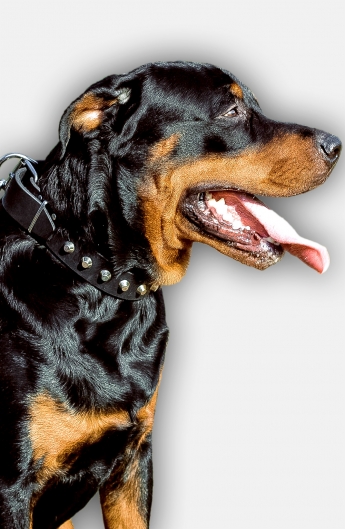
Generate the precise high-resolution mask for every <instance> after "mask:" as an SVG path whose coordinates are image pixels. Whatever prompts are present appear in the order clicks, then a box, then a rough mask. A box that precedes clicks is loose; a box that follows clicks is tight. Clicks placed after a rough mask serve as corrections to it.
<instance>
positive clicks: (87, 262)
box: [80, 257, 92, 269]
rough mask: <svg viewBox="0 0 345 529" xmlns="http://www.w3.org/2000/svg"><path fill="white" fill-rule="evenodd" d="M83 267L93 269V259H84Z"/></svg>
mask: <svg viewBox="0 0 345 529" xmlns="http://www.w3.org/2000/svg"><path fill="white" fill-rule="evenodd" d="M80 264H81V266H82V267H83V268H85V269H87V268H91V266H92V259H91V258H90V257H83V258H82V260H81V263H80Z"/></svg>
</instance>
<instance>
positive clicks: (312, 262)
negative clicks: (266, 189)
mask: <svg viewBox="0 0 345 529" xmlns="http://www.w3.org/2000/svg"><path fill="white" fill-rule="evenodd" d="M242 204H243V205H244V207H245V208H246V209H247V210H248V211H250V213H251V214H252V215H253V216H254V217H255V218H256V219H257V220H258V221H259V222H260V223H261V224H262V225H263V227H264V228H265V229H266V231H267V233H268V234H269V236H270V237H272V239H274V240H275V241H277V242H279V243H280V244H281V245H282V246H283V248H284V250H286V251H287V252H289V253H291V254H292V255H295V256H296V257H298V258H299V259H301V261H303V262H304V263H305V264H307V265H308V266H311V268H314V270H316V271H317V272H319V273H320V274H323V273H324V272H326V270H327V268H328V267H329V262H330V260H329V255H328V252H327V250H326V248H325V247H324V246H321V244H318V243H317V242H313V241H309V240H308V239H303V237H300V236H299V235H298V233H297V232H296V231H295V230H294V229H293V227H292V226H290V224H289V223H288V222H286V220H284V219H283V218H282V217H280V216H279V215H277V213H274V211H272V210H271V209H268V208H267V207H266V206H265V205H264V204H263V203H262V202H259V201H258V200H257V201H254V200H253V201H252V200H251V199H248V198H246V199H245V200H242Z"/></svg>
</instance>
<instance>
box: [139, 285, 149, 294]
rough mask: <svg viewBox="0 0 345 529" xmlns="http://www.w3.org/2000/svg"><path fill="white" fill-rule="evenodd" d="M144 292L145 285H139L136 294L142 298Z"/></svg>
mask: <svg viewBox="0 0 345 529" xmlns="http://www.w3.org/2000/svg"><path fill="white" fill-rule="evenodd" d="M146 291H147V286H146V285H139V286H138V288H137V292H138V294H140V295H141V296H144V294H146Z"/></svg>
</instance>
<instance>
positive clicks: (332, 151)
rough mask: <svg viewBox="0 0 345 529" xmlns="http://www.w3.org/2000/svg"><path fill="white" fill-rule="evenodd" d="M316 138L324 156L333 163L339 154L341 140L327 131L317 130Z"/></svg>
mask: <svg viewBox="0 0 345 529" xmlns="http://www.w3.org/2000/svg"><path fill="white" fill-rule="evenodd" d="M316 138H317V142H318V144H319V146H320V149H321V151H322V154H323V155H324V157H325V158H327V160H328V161H329V162H331V163H334V162H335V161H336V160H337V159H338V158H339V156H340V151H341V141H340V140H339V138H337V137H336V136H333V135H332V134H328V133H327V132H319V133H318V134H317V135H316Z"/></svg>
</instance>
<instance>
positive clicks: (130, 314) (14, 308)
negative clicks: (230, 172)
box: [0, 63, 315, 529]
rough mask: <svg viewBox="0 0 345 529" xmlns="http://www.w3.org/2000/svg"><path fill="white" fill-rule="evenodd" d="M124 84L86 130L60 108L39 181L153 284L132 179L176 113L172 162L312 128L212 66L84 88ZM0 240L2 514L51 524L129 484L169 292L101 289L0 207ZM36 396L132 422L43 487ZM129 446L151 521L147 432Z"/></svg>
mask: <svg viewBox="0 0 345 529" xmlns="http://www.w3.org/2000/svg"><path fill="white" fill-rule="evenodd" d="M233 82H236V83H238V84H239V85H240V86H241V88H242V90H243V94H244V96H243V102H242V103H240V104H242V105H243V106H244V107H245V108H246V112H247V114H246V118H245V119H243V118H242V117H241V116H237V117H235V118H234V119H233V120H232V121H226V120H223V121H222V120H217V119H216V117H217V116H219V115H220V114H222V113H224V112H226V110H227V109H228V108H229V106H231V105H232V104H233V103H234V102H235V97H234V96H233V95H232V94H231V92H230V91H229V86H230V85H231V83H233ZM123 89H129V90H130V97H129V99H128V101H126V102H125V103H123V104H116V105H111V106H109V107H108V108H105V109H104V111H103V118H102V122H101V123H100V125H99V126H98V127H97V128H95V129H93V130H90V131H88V132H87V131H83V130H76V129H75V128H73V127H71V116H73V109H74V108H75V105H76V102H74V103H73V104H72V105H71V107H70V108H69V109H67V111H66V112H65V114H64V116H63V118H62V121H61V126H60V139H61V141H60V142H59V144H58V145H57V146H56V148H55V149H54V150H53V151H52V152H51V154H50V155H49V156H48V157H47V159H46V161H45V162H44V164H43V165H42V166H41V167H40V180H39V182H40V186H41V190H42V195H43V197H44V198H45V199H46V200H48V203H49V205H50V206H51V208H52V210H53V211H54V213H56V215H57V225H58V229H59V230H60V231H61V233H63V235H64V236H65V237H66V239H72V240H76V239H77V240H80V241H84V242H85V244H91V245H93V247H95V249H97V250H98V251H99V252H100V253H102V254H103V255H104V256H106V257H107V258H109V259H111V261H112V264H113V272H114V273H120V272H124V271H127V270H134V271H135V270H140V271H141V272H142V273H143V274H144V276H145V279H146V280H147V281H149V282H150V281H151V282H152V281H154V280H155V274H156V263H155V259H154V256H153V255H152V251H151V249H150V244H149V241H148V240H147V239H146V237H145V233H144V218H143V215H142V209H141V207H140V200H139V197H138V194H137V189H138V184H139V183H140V182H141V181H142V180H143V179H144V178H145V166H146V162H147V159H148V156H149V152H150V148H151V147H152V146H154V145H155V144H156V143H157V142H158V141H159V140H161V139H162V138H167V137H169V136H170V135H172V134H174V133H175V132H180V131H181V127H182V123H183V131H184V134H183V136H182V137H181V140H180V142H179V144H178V146H177V147H176V149H175V150H174V151H173V152H172V156H173V158H174V160H175V161H176V163H183V161H185V160H187V159H191V158H195V159H198V158H201V157H202V156H204V155H205V154H209V153H216V154H223V153H226V154H227V155H228V156H235V155H236V154H237V153H241V152H242V151H243V150H245V149H247V148H248V147H249V146H256V145H263V144H265V143H267V142H268V141H270V140H271V139H272V137H274V136H276V137H278V136H279V134H280V133H281V131H286V130H289V131H292V132H294V131H295V132H296V133H298V134H301V135H313V134H315V131H313V130H312V129H308V128H307V127H301V126H298V125H292V124H291V125H287V124H278V123H275V122H272V121H270V120H268V119H267V118H265V117H264V116H263V115H262V113H261V109H260V107H259V105H258V103H257V101H256V99H255V98H254V96H253V94H252V93H251V92H250V91H249V90H248V89H247V88H246V87H244V85H242V84H241V83H240V82H239V81H238V80H237V79H236V78H234V77H233V76H231V75H230V74H229V73H228V72H226V71H225V70H221V69H219V68H216V67H214V66H211V65H195V64H191V63H160V64H151V65H147V66H143V67H141V68H138V69H137V70H135V71H134V72H131V73H129V74H127V75H119V76H117V75H113V76H110V77H107V78H106V79H104V80H102V81H100V82H99V83H96V84H95V85H93V86H92V87H90V89H89V90H88V92H89V91H92V92H93V93H94V94H95V95H97V96H99V97H101V98H102V99H104V100H105V101H110V100H112V99H114V98H116V97H117V95H118V94H119V93H121V90H123ZM77 101H80V98H79V99H78V100H77ZM0 241H1V245H0V247H1V250H0V251H1V263H0V274H1V278H0V279H1V281H0V289H1V297H0V322H1V323H0V325H1V334H0V350H1V364H0V373H1V382H0V394H1V404H0V406H1V452H0V526H1V527H2V528H4V529H19V528H20V529H29V527H30V513H31V512H32V522H33V525H32V527H33V529H56V528H58V527H59V526H60V525H61V524H62V523H63V522H65V521H66V520H68V519H69V518H70V517H71V516H73V515H74V514H75V513H76V512H77V511H78V510H79V509H81V508H82V507H83V506H84V505H85V504H86V503H87V501H88V500H89V499H90V498H91V497H92V495H93V494H94V493H95V492H96V491H97V490H98V489H100V488H101V489H102V490H106V488H107V487H112V488H113V489H114V490H116V487H119V486H120V484H121V483H122V484H123V483H125V482H126V479H127V478H126V468H127V466H128V457H129V456H128V453H127V452H126V450H127V449H128V447H129V446H132V445H133V446H135V439H137V438H139V437H140V435H141V425H140V424H139V421H138V419H137V414H138V411H139V410H140V409H142V408H143V407H144V406H145V404H146V403H147V402H149V401H150V399H151V397H152V395H153V393H154V391H155V389H156V387H157V384H158V379H159V374H160V371H161V368H162V365H163V360H164V351H165V345H166V341H167V336H168V330H167V326H166V322H165V313H164V303H163V298H162V293H161V290H160V289H159V290H158V291H157V292H151V293H150V294H149V295H148V296H147V297H144V298H143V299H141V300H139V301H137V302H130V301H120V300H117V299H114V298H112V297H109V296H106V295H104V294H102V293H101V292H100V291H98V290H96V289H95V288H94V287H92V286H91V285H89V284H88V283H84V282H82V280H81V279H80V278H78V277H77V276H76V275H74V274H73V273H72V272H71V271H70V270H68V269H66V268H65V267H64V266H63V265H62V264H61V263H60V262H58V261H57V259H55V258H54V256H53V255H52V254H51V253H50V252H49V251H48V250H47V249H46V248H45V247H44V245H42V244H41V241H37V240H35V239H33V238H32V237H31V236H30V235H29V234H28V233H25V232H24V231H23V230H22V229H20V228H19V226H18V225H17V224H16V223H15V222H14V221H13V220H11V219H10V217H9V216H8V214H7V213H6V212H5V211H4V210H3V209H2V208H1V210H0ZM41 394H49V396H50V397H51V398H52V399H53V400H54V401H55V402H59V403H62V404H64V405H66V406H67V407H68V408H69V409H71V410H73V412H74V413H76V414H83V413H88V412H90V411H95V412H98V413H105V414H106V413H108V412H110V411H111V410H126V411H127V412H128V414H129V417H130V418H131V426H130V427H126V428H123V429H113V430H112V429H110V430H109V431H108V432H106V433H105V434H104V435H103V436H102V437H101V438H100V439H97V441H95V442H92V443H86V444H85V445H83V446H77V447H76V448H75V450H72V451H71V452H69V453H66V454H64V455H63V456H62V459H61V461H60V463H61V468H68V472H67V473H65V474H59V473H56V475H54V476H51V477H50V478H49V480H48V481H47V482H46V483H45V484H44V486H41V485H40V484H39V483H38V481H37V475H38V472H39V469H40V468H41V467H42V465H44V461H42V460H40V461H37V460H34V457H33V447H32V442H31V439H30V421H31V417H30V413H29V410H30V405H31V403H32V401H33V399H34V398H35V397H36V396H37V395H41ZM56 427H58V425H52V432H51V435H52V436H54V428H56ZM131 443H132V444H131ZM131 457H132V456H131ZM133 457H134V456H133ZM135 457H137V460H138V476H139V478H138V479H139V481H140V483H141V485H142V491H141V493H140V498H139V500H138V512H139V514H140V516H141V517H142V519H143V520H144V524H145V527H146V526H148V520H149V511H150V504H151V488H152V466H151V437H150V434H149V435H148V436H147V437H146V438H145V440H144V442H143V443H142V444H141V445H140V451H139V453H138V454H136V455H135ZM111 527H112V528H113V527H115V525H114V526H111ZM128 529H130V527H129V526H128ZM133 529H134V527H133Z"/></svg>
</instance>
